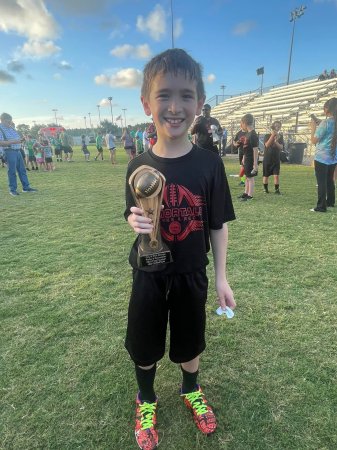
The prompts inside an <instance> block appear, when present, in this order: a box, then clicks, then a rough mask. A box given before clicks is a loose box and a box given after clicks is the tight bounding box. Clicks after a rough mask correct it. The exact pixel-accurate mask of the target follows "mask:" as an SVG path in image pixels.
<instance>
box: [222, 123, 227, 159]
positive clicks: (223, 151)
mask: <svg viewBox="0 0 337 450" xmlns="http://www.w3.org/2000/svg"><path fill="white" fill-rule="evenodd" d="M227 137H228V132H227V130H226V128H223V129H222V138H221V156H226V147H227Z"/></svg>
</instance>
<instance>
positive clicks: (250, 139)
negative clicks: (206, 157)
mask: <svg viewBox="0 0 337 450" xmlns="http://www.w3.org/2000/svg"><path fill="white" fill-rule="evenodd" d="M241 127H242V130H243V131H244V132H245V133H246V134H245V136H244V140H243V159H242V165H243V168H244V174H245V176H246V184H245V192H244V193H243V194H242V195H240V197H239V198H240V200H241V201H242V202H246V201H247V200H251V199H252V198H253V195H254V187H255V179H254V177H256V175H257V172H258V157H259V138H258V135H257V134H256V131H255V130H254V117H253V116H252V115H251V114H245V115H244V116H243V117H242V119H241Z"/></svg>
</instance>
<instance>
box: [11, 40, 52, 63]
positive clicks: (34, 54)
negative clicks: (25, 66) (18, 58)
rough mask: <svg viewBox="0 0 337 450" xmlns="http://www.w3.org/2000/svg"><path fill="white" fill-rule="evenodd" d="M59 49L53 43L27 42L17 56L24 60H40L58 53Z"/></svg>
mask: <svg viewBox="0 0 337 450" xmlns="http://www.w3.org/2000/svg"><path fill="white" fill-rule="evenodd" d="M60 51H61V48H60V47H58V46H57V45H55V44H54V42H53V41H27V42H25V43H24V44H23V46H22V47H21V48H19V54H20V55H22V56H24V57H26V58H33V59H41V58H46V57H48V56H51V55H55V54H56V53H59V52H60Z"/></svg>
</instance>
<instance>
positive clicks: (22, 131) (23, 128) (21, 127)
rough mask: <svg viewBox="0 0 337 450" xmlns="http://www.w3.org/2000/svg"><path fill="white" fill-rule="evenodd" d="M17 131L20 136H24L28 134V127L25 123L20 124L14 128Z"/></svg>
mask: <svg viewBox="0 0 337 450" xmlns="http://www.w3.org/2000/svg"><path fill="white" fill-rule="evenodd" d="M16 129H17V131H18V132H19V133H20V134H22V135H26V134H29V133H30V126H29V125H26V124H25V123H20V124H19V125H18V126H17V127H16Z"/></svg>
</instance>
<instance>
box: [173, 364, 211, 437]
mask: <svg viewBox="0 0 337 450" xmlns="http://www.w3.org/2000/svg"><path fill="white" fill-rule="evenodd" d="M198 369H199V356H197V357H196V358H194V359H193V360H191V361H188V362H185V363H182V364H181V370H182V373H183V384H182V388H181V396H182V397H183V399H184V403H185V405H186V406H187V407H188V408H189V409H190V410H191V411H192V414H193V420H194V422H195V424H196V426H197V427H198V429H199V430H200V431H201V432H202V433H204V434H211V433H214V431H215V430H216V427H217V423H216V418H215V415H214V412H213V410H212V408H211V407H210V406H209V405H208V403H207V400H206V399H205V395H204V393H203V392H202V390H201V387H200V386H199V385H198V384H197V378H198V374H199V370H198Z"/></svg>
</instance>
